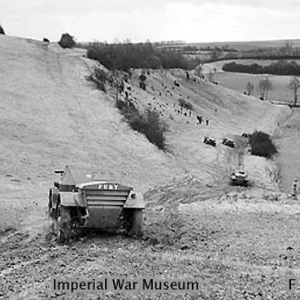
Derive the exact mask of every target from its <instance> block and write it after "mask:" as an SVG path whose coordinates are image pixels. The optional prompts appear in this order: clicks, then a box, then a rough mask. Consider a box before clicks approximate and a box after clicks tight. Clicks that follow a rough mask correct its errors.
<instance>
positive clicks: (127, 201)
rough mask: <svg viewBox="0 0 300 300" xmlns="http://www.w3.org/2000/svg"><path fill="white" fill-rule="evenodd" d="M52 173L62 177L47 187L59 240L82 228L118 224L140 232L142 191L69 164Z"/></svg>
mask: <svg viewBox="0 0 300 300" xmlns="http://www.w3.org/2000/svg"><path fill="white" fill-rule="evenodd" d="M55 173H58V174H61V178H60V180H59V181H55V182H54V186H53V187H52V188H50V189H49V203H48V211H49V217H50V219H51V221H52V225H51V226H52V230H53V233H55V234H56V235H57V240H58V242H64V241H66V240H69V238H70V237H72V236H74V235H76V232H78V230H80V229H82V228H97V229H101V230H108V229H112V228H120V227H121V228H124V229H125V230H126V231H127V233H128V234H129V235H130V236H132V235H139V234H141V232H142V224H143V211H144V208H145V204H144V199H143V195H142V194H137V193H134V192H133V188H132V187H129V186H125V185H122V184H120V183H118V182H116V181H114V180H111V179H107V180H106V179H97V178H96V177H95V176H96V175H95V173H92V172H89V171H85V170H81V169H78V168H75V167H71V166H66V167H65V169H64V170H58V171H55Z"/></svg>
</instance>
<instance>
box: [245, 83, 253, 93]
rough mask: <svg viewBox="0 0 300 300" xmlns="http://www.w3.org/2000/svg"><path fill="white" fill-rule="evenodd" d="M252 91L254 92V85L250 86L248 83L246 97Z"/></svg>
mask: <svg viewBox="0 0 300 300" xmlns="http://www.w3.org/2000/svg"><path fill="white" fill-rule="evenodd" d="M253 90H254V84H252V83H251V82H250V81H248V83H247V85H246V91H247V93H248V95H251V93H252V92H253Z"/></svg>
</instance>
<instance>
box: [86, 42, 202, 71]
mask: <svg viewBox="0 0 300 300" xmlns="http://www.w3.org/2000/svg"><path fill="white" fill-rule="evenodd" d="M87 56H88V58H90V59H95V60H97V61H99V62H100V63H101V64H102V65H104V66H105V67H106V68H107V69H109V70H114V69H118V70H123V71H125V72H128V71H129V70H130V69H131V68H134V69H140V68H147V69H159V68H164V69H171V68H180V69H191V68H194V67H195V66H196V64H199V63H200V61H199V60H197V61H196V60H195V61H191V60H189V59H187V58H186V57H185V56H184V55H183V54H182V53H179V52H177V51H172V50H167V49H158V48H156V47H155V46H154V45H153V44H151V43H150V42H146V43H138V44H133V43H131V42H125V43H117V44H107V43H91V44H89V46H88V51H87Z"/></svg>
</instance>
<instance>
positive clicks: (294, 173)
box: [277, 108, 300, 193]
mask: <svg viewBox="0 0 300 300" xmlns="http://www.w3.org/2000/svg"><path fill="white" fill-rule="evenodd" d="M277 136H278V139H277V144H278V146H279V150H280V151H279V157H278V159H277V162H278V165H279V168H280V174H281V177H280V184H279V186H280V188H281V190H282V191H283V192H286V193H290V191H291V188H292V183H293V181H294V179H295V178H297V179H298V181H300V164H299V161H300V151H299V149H300V140H299V136H300V111H299V109H297V108H295V109H294V111H293V114H292V116H291V118H290V119H288V120H287V121H286V122H285V123H283V124H282V126H281V127H280V130H278V132H277Z"/></svg>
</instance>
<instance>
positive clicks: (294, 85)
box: [288, 76, 300, 105]
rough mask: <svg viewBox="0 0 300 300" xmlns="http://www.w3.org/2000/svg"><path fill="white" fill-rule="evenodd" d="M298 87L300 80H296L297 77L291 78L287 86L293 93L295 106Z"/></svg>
mask: <svg viewBox="0 0 300 300" xmlns="http://www.w3.org/2000/svg"><path fill="white" fill-rule="evenodd" d="M299 87H300V80H299V79H298V77H296V76H293V77H292V78H291V80H290V82H289V84H288V88H289V89H291V90H292V91H293V93H294V105H296V104H297V101H298V89H299Z"/></svg>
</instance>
